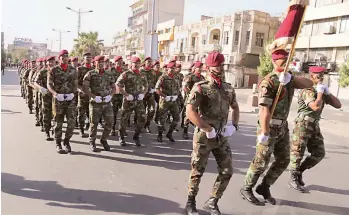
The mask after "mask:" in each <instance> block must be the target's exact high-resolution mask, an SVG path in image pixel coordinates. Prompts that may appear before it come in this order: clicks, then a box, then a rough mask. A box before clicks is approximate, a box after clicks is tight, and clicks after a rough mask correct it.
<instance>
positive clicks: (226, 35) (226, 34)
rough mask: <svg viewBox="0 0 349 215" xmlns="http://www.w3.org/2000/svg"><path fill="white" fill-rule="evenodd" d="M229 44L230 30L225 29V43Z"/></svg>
mask: <svg viewBox="0 0 349 215" xmlns="http://www.w3.org/2000/svg"><path fill="white" fill-rule="evenodd" d="M228 44H229V31H224V45H228Z"/></svg>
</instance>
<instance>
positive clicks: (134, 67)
mask: <svg viewBox="0 0 349 215" xmlns="http://www.w3.org/2000/svg"><path fill="white" fill-rule="evenodd" d="M139 67H141V62H135V63H132V69H139Z"/></svg>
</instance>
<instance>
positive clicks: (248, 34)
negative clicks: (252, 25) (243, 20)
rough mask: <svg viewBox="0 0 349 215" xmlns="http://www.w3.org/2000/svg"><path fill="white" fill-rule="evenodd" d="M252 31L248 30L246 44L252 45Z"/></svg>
mask: <svg viewBox="0 0 349 215" xmlns="http://www.w3.org/2000/svg"><path fill="white" fill-rule="evenodd" d="M250 37H251V31H247V32H246V46H248V45H250Z"/></svg>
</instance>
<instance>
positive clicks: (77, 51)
mask: <svg viewBox="0 0 349 215" xmlns="http://www.w3.org/2000/svg"><path fill="white" fill-rule="evenodd" d="M102 42H103V40H99V39H98V32H97V31H95V32H92V31H90V32H88V33H86V32H82V33H80V34H79V37H78V38H77V39H75V40H74V48H73V50H72V51H71V53H70V56H76V57H79V58H80V59H82V55H83V53H84V52H86V51H88V52H91V54H92V56H96V55H99V54H100V53H101V48H102V47H103V43H102Z"/></svg>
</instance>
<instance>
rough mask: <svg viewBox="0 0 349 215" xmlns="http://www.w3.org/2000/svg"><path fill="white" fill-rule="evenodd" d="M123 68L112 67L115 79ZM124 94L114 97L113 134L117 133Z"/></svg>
mask: <svg viewBox="0 0 349 215" xmlns="http://www.w3.org/2000/svg"><path fill="white" fill-rule="evenodd" d="M122 72H123V70H122V68H120V69H119V68H118V69H116V68H112V69H111V75H112V76H113V78H114V80H118V78H119V76H120V75H121V74H122ZM122 98H123V96H122V94H121V93H118V94H114V95H113V98H112V105H113V116H114V122H113V133H112V134H113V135H115V130H116V128H117V125H116V124H117V118H118V113H119V110H120V109H121V106H122Z"/></svg>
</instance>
